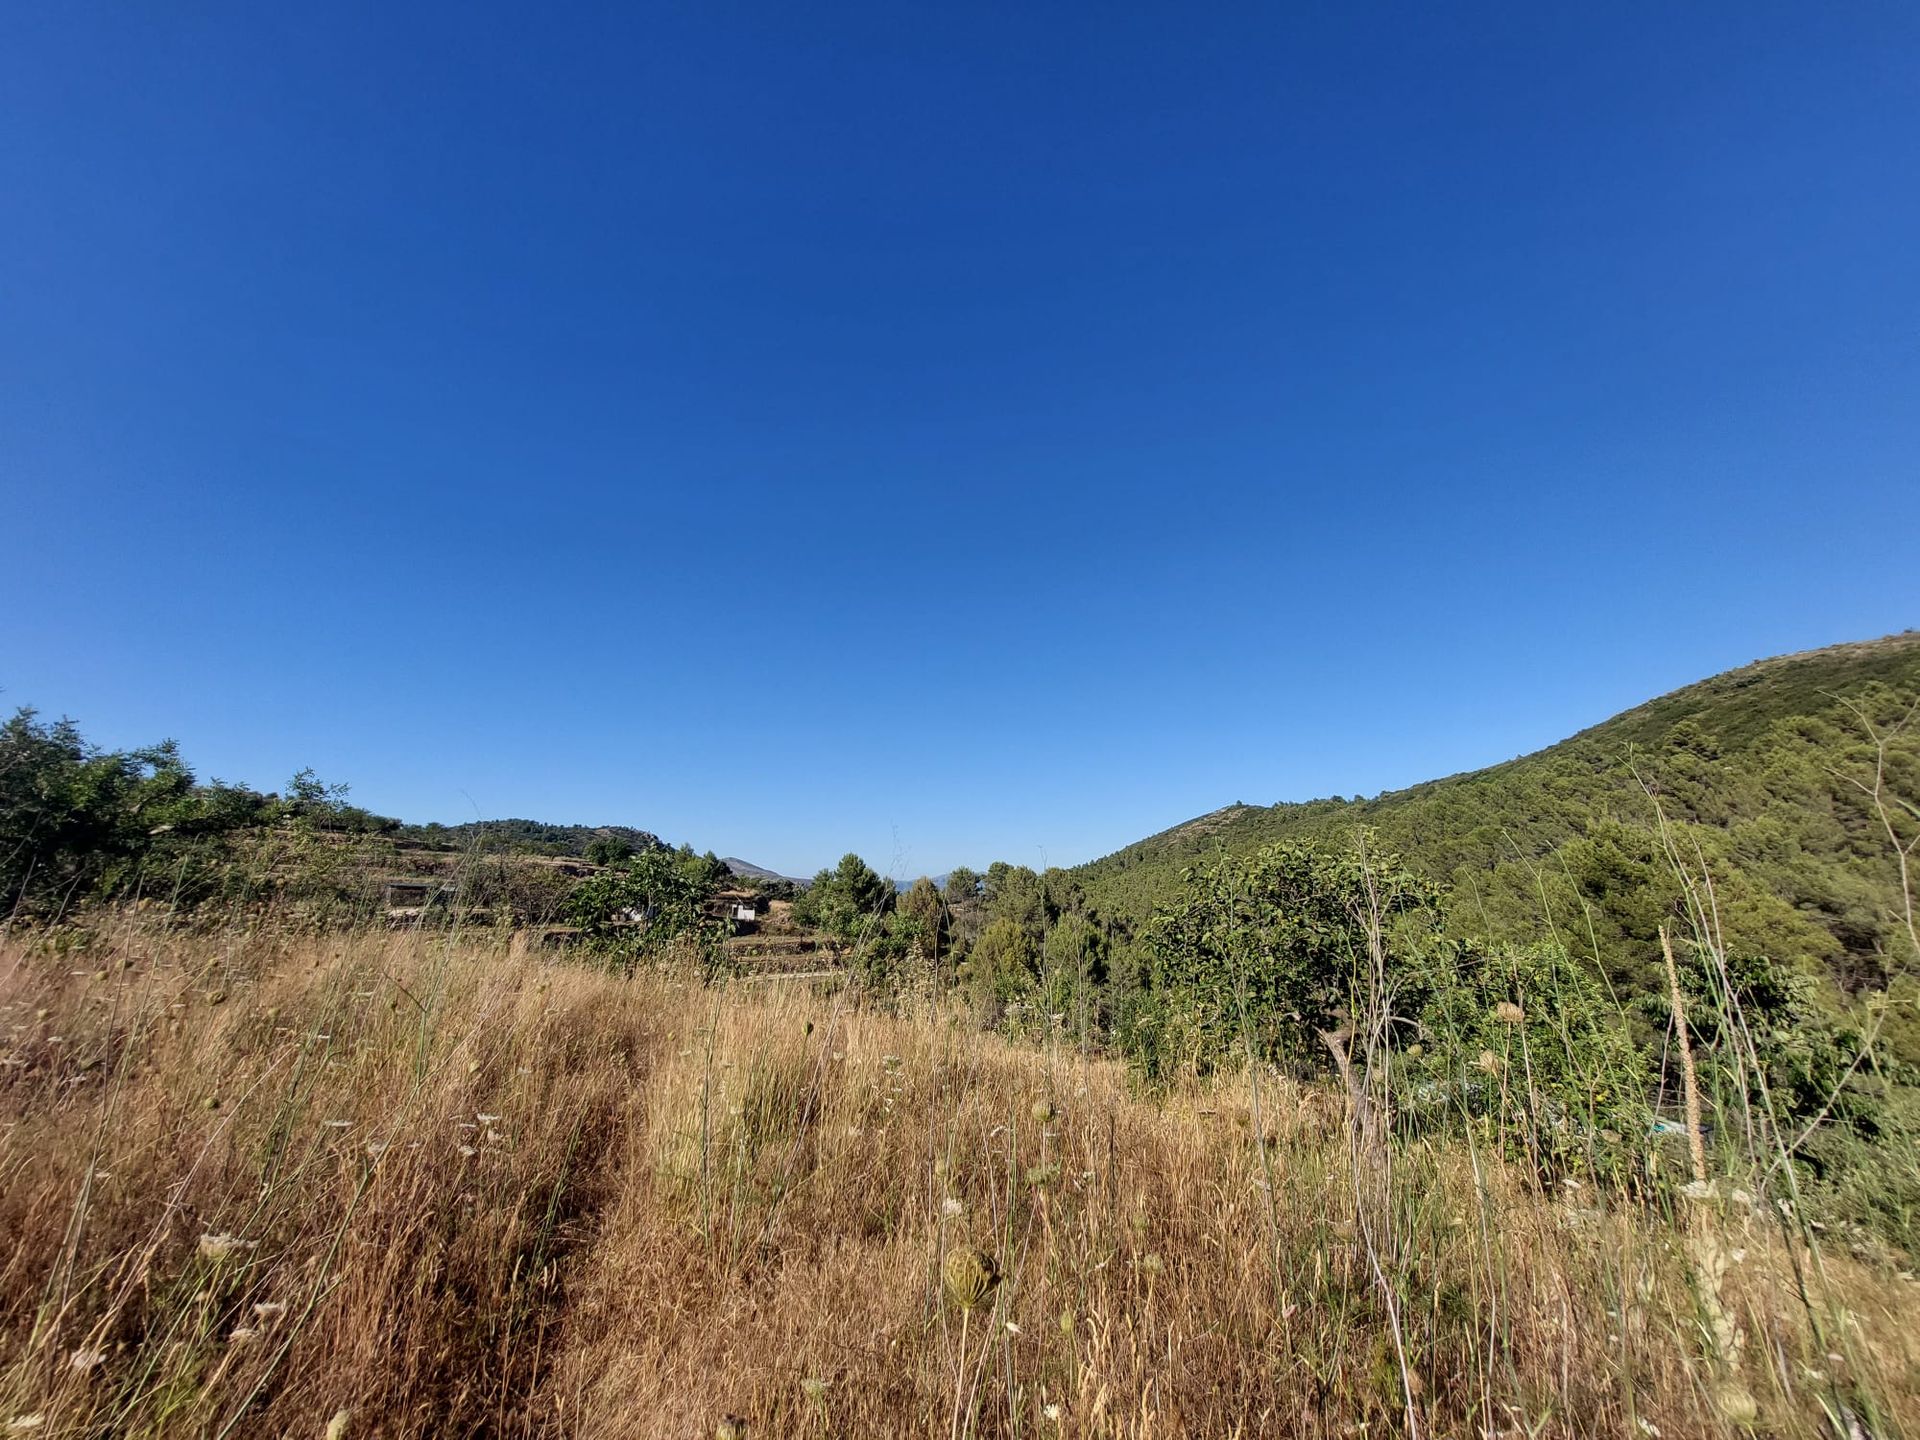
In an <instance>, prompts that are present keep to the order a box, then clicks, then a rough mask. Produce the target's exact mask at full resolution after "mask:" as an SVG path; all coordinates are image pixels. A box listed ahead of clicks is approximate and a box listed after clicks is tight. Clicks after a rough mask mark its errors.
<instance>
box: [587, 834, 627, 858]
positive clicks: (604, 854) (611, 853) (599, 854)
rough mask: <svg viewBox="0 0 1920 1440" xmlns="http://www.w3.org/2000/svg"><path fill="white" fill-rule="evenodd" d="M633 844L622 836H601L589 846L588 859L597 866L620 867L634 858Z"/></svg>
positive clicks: (590, 842) (596, 837)
mask: <svg viewBox="0 0 1920 1440" xmlns="http://www.w3.org/2000/svg"><path fill="white" fill-rule="evenodd" d="M634 853H635V852H634V848H633V842H632V841H630V840H628V839H627V838H626V837H625V836H621V835H599V836H595V837H594V839H593V840H591V841H589V842H588V844H587V854H586V858H587V859H588V860H589V861H591V862H592V863H593V864H595V865H618V864H619V863H620V862H621V861H623V860H631V859H632V858H633V856H634Z"/></svg>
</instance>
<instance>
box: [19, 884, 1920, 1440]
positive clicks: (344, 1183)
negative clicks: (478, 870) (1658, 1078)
mask: <svg viewBox="0 0 1920 1440" xmlns="http://www.w3.org/2000/svg"><path fill="white" fill-rule="evenodd" d="M0 1066H3V1067H4V1068H0V1076H3V1077H4V1079H3V1080H0V1180H3V1182H4V1183H0V1235H3V1236H4V1237H5V1238H6V1244H4V1245H0V1342H3V1343H0V1430H4V1431H5V1432H6V1433H7V1434H23V1435H24V1434H34V1435H40V1436H106V1435H116V1436H118V1435H140V1436H151V1437H155V1440H164V1437H173V1436H183V1437H184V1436H201V1437H207V1436H226V1437H238V1436H243V1435H289V1436H319V1435H321V1434H322V1433H323V1432H324V1433H325V1434H326V1435H328V1436H330V1437H336V1436H338V1437H346V1440H356V1437H361V1436H369V1437H370V1436H384V1437H394V1440H401V1437H413V1436H440V1435H481V1434H485V1435H500V1436H556V1437H557V1436H578V1437H600V1436H605V1437H616V1436H618V1437H650V1436H660V1437H690V1436H703V1435H704V1436H710V1435H716V1434H717V1435H721V1436H742V1435H744V1436H749V1437H756V1440H757V1437H761V1436H767V1437H773V1436H791V1437H806V1436H819V1437H825V1436H869V1435H871V1436H889V1437H891V1436H903V1435H939V1436H947V1437H949V1440H957V1437H960V1436H963V1435H966V1436H976V1437H987V1436H993V1437H1003V1436H1004V1437H1014V1436H1032V1437H1043V1440H1050V1437H1089V1440H1091V1437H1102V1436H1143V1437H1144V1436H1160V1437H1167V1440H1178V1437H1184V1436H1195V1437H1199V1436H1234V1435H1256V1434H1260V1435H1269V1434H1287V1435H1299V1436H1306V1437H1316V1436H1325V1437H1329V1440H1331V1437H1344V1436H1353V1435H1361V1434H1413V1433H1418V1434H1422V1435H1436V1436H1438V1435H1516V1436H1517V1435H1530V1436H1554V1437H1559V1436H1574V1435H1580V1436H1589V1435H1606V1436H1619V1437H1622V1440H1643V1437H1645V1436H1648V1435H1665V1436H1668V1437H1683V1436H1729V1437H1731V1436H1735V1435H1741V1434H1747V1433H1752V1429H1753V1427H1754V1426H1755V1425H1756V1424H1757V1425H1758V1427H1759V1430H1760V1433H1763V1434H1768V1435H1774V1436H1779V1437H1783V1440H1787V1437H1807V1440H1812V1437H1815V1436H1824V1435H1833V1434H1878V1435H1894V1434H1899V1433H1909V1434H1910V1433H1912V1432H1913V1428H1914V1427H1915V1426H1916V1425H1920V1348H1916V1346H1917V1344H1920V1342H1916V1337H1915V1334H1914V1327H1913V1326H1912V1324H1911V1323H1910V1317H1911V1307H1912V1302H1913V1294H1914V1286H1913V1284H1912V1277H1911V1275H1910V1274H1908V1275H1904V1276H1903V1275H1902V1274H1901V1273H1899V1271H1898V1269H1897V1266H1896V1264H1894V1263H1892V1262H1889V1261H1887V1260H1886V1259H1884V1258H1882V1257H1878V1256H1876V1255H1875V1254H1874V1252H1872V1251H1871V1250H1870V1249H1863V1250H1858V1251H1851V1250H1850V1249H1849V1247H1847V1246H1846V1245H1844V1244H1841V1243H1839V1242H1838V1239H1837V1237H1830V1238H1827V1239H1821V1238H1820V1237H1819V1236H1818V1235H1817V1234H1815V1233H1811V1232H1803V1231H1801V1230H1798V1229H1795V1228H1793V1227H1783V1226H1782V1225H1780V1224H1777V1223H1774V1219H1773V1217H1771V1215H1770V1212H1768V1213H1763V1212H1760V1211H1758V1210H1756V1209H1755V1208H1753V1207H1752V1205H1751V1204H1750V1203H1749V1202H1746V1201H1744V1200H1742V1199H1737V1198H1735V1199H1728V1200H1725V1201H1724V1202H1723V1201H1720V1200H1714V1199H1711V1198H1709V1199H1705V1200H1695V1201H1686V1200H1683V1199H1679V1198H1676V1199H1675V1201H1674V1203H1675V1204H1677V1205H1678V1206H1679V1207H1680V1209H1681V1211H1682V1212H1684V1213H1683V1214H1678V1215H1676V1214H1672V1213H1668V1212H1667V1210H1666V1209H1665V1208H1664V1206H1662V1205H1655V1204H1648V1203H1645V1202H1644V1201H1633V1200H1630V1199H1627V1198H1625V1197H1622V1196H1619V1195H1617V1194H1612V1193H1610V1192H1604V1191H1601V1190H1597V1189H1595V1188H1593V1187H1590V1186H1559V1185H1556V1186H1552V1187H1548V1188H1545V1189H1542V1188H1540V1187H1538V1186H1536V1185H1535V1184H1534V1183H1533V1182H1532V1179H1531V1176H1530V1175H1529V1174H1528V1173H1527V1172H1526V1171H1525V1170H1524V1169H1521V1170H1515V1169H1513V1168H1511V1167H1510V1166H1509V1164H1508V1161H1507V1160H1506V1159H1505V1158H1504V1157H1505V1156H1506V1154H1507V1153H1509V1150H1508V1147H1506V1146H1504V1145H1503V1144H1502V1131H1501V1130H1499V1129H1498V1128H1497V1127H1494V1126H1493V1125H1492V1122H1490V1128H1488V1129H1487V1130H1486V1131H1485V1132H1484V1134H1481V1135H1480V1137H1479V1138H1480V1140H1481V1142H1482V1143H1481V1144H1479V1145H1478V1146H1477V1147H1476V1146H1475V1145H1472V1144H1469V1143H1466V1142H1464V1141H1447V1140H1439V1139H1435V1140H1430V1141H1424V1142H1422V1143H1419V1144H1415V1145H1412V1146H1408V1147H1404V1148H1398V1147H1397V1148H1395V1149H1394V1150H1392V1151H1391V1152H1383V1153H1378V1154H1375V1153H1374V1152H1372V1151H1368V1152H1365V1154H1366V1156H1367V1157H1370V1158H1363V1159H1362V1160H1361V1161H1358V1162H1356V1159H1355V1156H1356V1154H1361V1153H1362V1152H1361V1151H1357V1150H1356V1149H1355V1146H1356V1145H1357V1144H1361V1143H1363V1142H1362V1141H1360V1140H1356V1138H1355V1135H1354V1132H1353V1131H1352V1130H1351V1129H1350V1127H1349V1125H1348V1123H1347V1119H1346V1114H1345V1107H1344V1106H1343V1104H1342V1103H1341V1101H1340V1099H1339V1098H1338V1097H1337V1096H1336V1095H1335V1094H1334V1093H1332V1092H1330V1091H1326V1090H1322V1089H1317V1088H1313V1087H1301V1086H1297V1085H1293V1084H1290V1083H1288V1082H1285V1081H1281V1080H1278V1079H1275V1078H1273V1077H1270V1076H1269V1077H1266V1078H1259V1077H1252V1083H1249V1077H1238V1078H1225V1077H1219V1078H1216V1079H1215V1080H1213V1081H1210V1082H1205V1083H1200V1084H1196V1085H1192V1086H1189V1087H1186V1088H1183V1089H1180V1090H1178V1091H1176V1092H1174V1093H1172V1094H1170V1095H1168V1096H1165V1097H1163V1098H1160V1099H1147V1098H1143V1097H1142V1096H1140V1095H1139V1094H1138V1093H1137V1092H1136V1091H1135V1090H1134V1088H1133V1087H1132V1086H1130V1084H1129V1083H1128V1079H1127V1076H1126V1074H1125V1072H1124V1071H1123V1070H1122V1069H1121V1067H1119V1066H1118V1065H1116V1064H1114V1063H1111V1062H1108V1061H1103V1060H1100V1059H1097V1058H1088V1057H1085V1056H1080V1055H1076V1054H1075V1053H1074V1052H1073V1051H1072V1049H1071V1048H1069V1047H1064V1046H1055V1047H1051V1048H1049V1049H1044V1050H1043V1049H1040V1048H1037V1047H1032V1046H1024V1045H1012V1044H1008V1043H1007V1042H1005V1041H1004V1040H999V1039H996V1038H993V1037H989V1036H981V1035H979V1034H977V1033H975V1032H974V1030H973V1029H972V1027H971V1025H969V1024H967V1023H965V1022H964V1021H958V1020H957V1019H956V1017H955V1016H954V1015H952V1014H951V1013H950V1012H948V1011H946V1010H944V1009H942V1008H939V1007H927V1008H920V1009H916V1010H913V1011H909V1012H905V1013H900V1014H884V1013H878V1012H876V1011H874V1010H872V1009H867V1008H864V1007H861V1006H859V1005H858V1004H856V1003H853V1001H852V999H851V997H849V996H848V995H847V993H846V992H844V991H841V990H838V989H832V990H827V991H813V990H800V989H788V990H783V991H774V990H771V989H770V988H769V987H765V986H760V987H754V986H744V985H736V986H734V987H731V988H723V989H715V990H703V989H702V988H700V987H699V986H697V985H690V984H687V983H685V982H684V981H683V980H681V979H677V978H676V977H674V976H673V975H671V974H664V973H643V974H642V975H640V976H638V977H636V978H634V979H632V980H621V979H617V978H615V977H612V976H609V975H606V974H601V973H595V972H592V971H589V970H587V969H584V968H581V967H577V966H571V965H547V964H541V963H538V962H536V961H534V960H532V959H529V958H528V957H526V956H524V955H520V954H516V953H513V952H511V951H509V950H508V949H507V948H506V947H505V946H504V944H498V943H489V942H487V941H485V940H484V939H483V940H480V941H477V942H476V941H472V940H469V941H467V942H464V943H456V944H451V945H450V944H448V943H447V942H446V941H445V940H444V939H441V938H437V937H429V936H420V935H393V936H385V935H382V936H369V935H357V936H341V935H335V936H331V937H327V938H324V939H318V940H302V941H292V942H284V943H272V942H269V941H267V940H266V939H264V938H263V937H260V936H258V935H254V936H251V937H248V936H242V935H239V934H235V935H232V936H220V937H211V936H203V937H191V936H185V935H182V934H180V933H178V932H177V931H164V930H154V929H151V928H139V927H138V925H137V922H134V921H132V920H129V921H128V922H126V923H125V924H124V925H122V926H121V927H119V928H117V929H115V930H114V931H112V932H111V933H109V932H105V931H102V932H99V933H97V934H96V935H95V936H94V937H93V939H92V941H91V943H90V945H89V946H88V948H87V949H86V950H85V951H84V953H83V952H78V951H71V950H69V949H66V948H62V947H60V946H56V945H54V944H51V943H48V944H39V943H35V942H33V941H32V940H31V939H30V938H23V937H20V936H12V937H0ZM1389 1153H1390V1155H1391V1163H1387V1156H1388V1154H1389ZM1740 1193H1744V1192H1740ZM953 1257H963V1258H962V1259H959V1260H955V1259H954V1258H953ZM996 1273H997V1276H998V1283H997V1284H992V1283H987V1282H988V1277H990V1276H991V1275H993V1274H996ZM949 1274H952V1276H953V1277H954V1278H953V1279H951V1280H949V1279H947V1278H946V1277H947V1276H948V1275H949ZM976 1281H977V1283H969V1282H976ZM729 1417H731V1418H729Z"/></svg>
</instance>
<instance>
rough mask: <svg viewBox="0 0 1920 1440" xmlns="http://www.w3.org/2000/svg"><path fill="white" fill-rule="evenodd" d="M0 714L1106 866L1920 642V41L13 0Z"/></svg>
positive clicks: (774, 10)
mask: <svg viewBox="0 0 1920 1440" xmlns="http://www.w3.org/2000/svg"><path fill="white" fill-rule="evenodd" d="M0 207H4V208H3V211H0V517H4V524H3V529H0V539H3V540H4V548H3V549H0V687H4V694H3V695H0V704H23V703H30V704H33V705H36V706H38V707H40V708H41V709H42V710H44V711H48V712H52V713H56V714H57V713H62V712H65V713H70V714H72V715H73V716H74V717H75V718H76V719H78V720H79V721H80V722H81V724H82V727H83V728H84V729H85V730H86V731H87V732H88V733H89V734H90V735H92V736H93V737H95V738H96V739H98V740H100V741H102V742H105V743H109V744H115V745H121V744H132V743H137V742H142V741H148V740H152V739H155V738H159V737H161V736H168V735H170V736H173V737H175V738H177V739H178V740H179V741H180V742H181V744H182V746H183V747H184V749H185V751H186V753H187V755H188V757H189V758H190V759H191V760H192V761H194V762H195V763H196V764H197V765H198V766H199V767H200V768H201V770H202V772H203V773H208V774H216V775H219V776H222V777H224V778H229V779H235V780H243V781H247V782H250V783H253V784H256V785H260V786H263V787H274V786H277V785H279V784H281V783H282V782H283V781H284V779H285V777H286V776H287V775H289V774H290V773H291V772H292V771H293V770H295V769H296V768H298V767H300V766H303V765H312V766H314V767H316V768H317V769H318V770H319V771H320V772H321V774H322V775H323V776H324V777H327V778H330V779H343V780H347V781H350V782H351V783H352V785H353V794H354V797H355V798H356V799H357V800H359V801H360V802H361V803H363V804H366V805H369V806H371V807H373V808H375V809H378V810H381V811H385V812H388V813H393V814H398V815H402V816H405V817H408V818H411V819H442V820H448V821H456V820H460V819H470V818H473V817H474V816H475V815H476V814H478V815H485V816H502V815H527V816H534V817H539V818H544V819H551V820H560V821H584V822H593V823H603V822H622V823H629V824H634V825H639V826H643V827H645V828H648V829H652V830H655V831H658V832H659V833H661V834H662V835H664V836H666V837H667V838H669V839H671V840H674V841H680V840H688V841H691V842H692V843H693V844H695V845H696V846H698V847H700V848H703V849H704V848H707V847H712V848H714V849H717V850H719V851H720V852H722V853H731V854H737V855H743V856H746V857H748V858H750V859H753V860H756V861H758V862H760V863H763V864H767V865H772V866H775V867H778V868H781V869H784V870H788V871H797V872H811V871H812V870H813V869H814V868H816V867H818V866H819V865H821V864H823V863H827V862H829V861H831V860H832V859H834V858H835V857H837V856H838V855H839V854H840V853H841V852H842V851H844V850H847V849H857V850H859V851H861V852H862V853H864V854H865V855H866V856H867V857H868V858H869V859H870V860H872V861H874V862H875V863H876V864H878V865H880V866H882V867H883V868H888V869H893V870H895V871H898V872H904V873H909V874H911V873H918V872H919V871H923V870H925V871H939V870H943V869H945V868H947V867H949V866H951V865H953V864H955V863H957V862H969V863H974V864H981V863H984V862H985V861H987V860H989V859H993V858H996V857H999V858H1006V859H1012V860H1016V861H1024V862H1027V863H1033V864H1039V863H1042V862H1043V861H1050V862H1053V863H1070V862H1075V861H1079V860H1083V859H1087V858H1090V857H1092V856H1094V855H1097V854H1100V853H1103V852H1105V851H1108V850H1110V849H1113V848H1115V847H1117V846H1119V845H1121V844H1124V843H1126V842H1128V841H1131V840H1133V839H1136V838H1138V837H1139V836H1141V835H1143V834H1145V833H1148V832H1150V831H1153V830H1157V829H1160V828H1162V827H1163V826H1165V825H1167V824H1170V823H1173V822H1176V821H1179V820H1181V819H1184V818H1186V817H1188V816H1190V815H1192V814H1195V813H1197V812H1200V811H1203V810H1207V809H1211V808H1213V807H1215V806H1217V805H1220V804H1224V803H1227V802H1231V801H1234V800H1246V801H1249V802H1263V803H1264V802H1271V801H1273V800H1277V799H1298V798H1305V797H1308V796H1313V795H1319V794H1325V793H1329V792H1339V793H1348V794H1350V793H1355V792H1365V793H1369V794H1370V793H1373V792H1375V791H1378V790H1381V789H1384V788H1392V787H1397V786H1400V785H1404V784H1408V783H1411V782H1414V781H1417V780H1421V779H1424V778H1428V777H1431V776H1433V775H1436V774H1442V773H1447V772H1452V771H1456V770H1461V769H1466V768H1471V767H1475V766H1479V765H1483V764H1486V763H1489V762H1493V761H1497V760H1501V759H1505V758H1507V757H1509V756H1512V755H1514V754H1517V753H1521V752H1524V751H1527V750H1531V749H1534V748H1537V747H1539V746H1541V745H1543V744H1547V743H1549V742H1551V741H1553V740H1556V739H1559V738H1561V737H1562V736H1564V735H1566V734H1568V733H1570V732H1571V731H1573V730H1576V729H1578V728H1580V727H1582V726H1584V725H1586V724H1589V723H1592V722H1594V721H1597V720H1599V719H1601V718H1603V717H1605V716H1606V715H1608V714H1611V713H1613V712H1615V711H1618V710H1620V709H1623V708H1625V707H1627V706H1629V705H1632V704H1634V703H1637V702H1638V701H1640V700H1642V699H1644V698H1647V697H1648V696H1650V695H1653V694H1655V693H1658V692H1661V691H1664V690H1667V689H1671V688H1673V687H1674V686H1677V685H1680V684H1684V683H1686V682H1688V681H1691V680H1693V679H1696V678H1698V677H1700V676H1702V675H1704V674H1707V673H1710V672H1713V671H1717V670H1721V669H1724V668H1727V667H1729V666H1732V665H1736V664H1740V663H1742V662H1745V661H1747V660H1750V659H1753V658H1755V657H1758V656H1761V655H1764V654H1771V653H1777V652H1781V651H1787V650H1793V649H1800V648H1805V647H1808V646H1813V645H1818V644H1823V643H1827V642H1830V641H1835V640H1842V639H1851V638H1860V637H1865V636H1870V635H1877V634H1881V633H1884V632H1887V631H1890V630H1897V629H1901V628H1905V627H1907V626H1909V625H1913V624H1916V623H1920V580H1917V579H1916V571H1915V565H1914V560H1915V548H1914V547H1915V537H1916V534H1920V7H1916V6H1914V5H1912V4H1910V3H1907V0H1900V3H1879V4H1875V3H1862V4H1857V5H1855V4H1849V5H1839V6H1816V5H1806V4H1797V3H1796V4H1791V5H1754V4H1745V3H1743V4H1739V5H1705V4H1703V5H1691V4H1690V5H1672V4H1660V5H1645V6H1640V5H1624V4H1623V5H1606V6H1582V7H1570V6H1547V5H1538V4H1512V5H1508V6H1502V7H1485V8H1481V7H1470V6H1453V5H1445V6H1428V5H1412V4H1394V5H1381V6H1363V5H1334V4H1317V5H1293V6H1265V5H1263V6H1247V7H1235V6H1193V5H1174V4H1165V5H1159V6H1148V7H1142V6H1086V5H1053V4H1032V3H1023V4H1017V5H1004V6H951V7H929V6H916V5H901V4H898V3H892V0H889V3H885V4H873V5H870V6H847V5H836V4H823V5H805V6H795V5H790V4H778V5H776V4H763V5H751V6H747V5H737V4H727V3H707V0H703V3H696V4H688V5H682V6H672V7H667V6H646V5H618V6H608V7H605V8H604V9H593V8H584V7H574V6H539V7H526V6H512V7H508V6H499V5H491V4H485V3H480V4H476V3H471V0H463V3H461V4H458V5H451V4H450V5H446V6H422V5H407V4H395V3H388V0H382V3H379V4H369V5H364V6H342V5H313V6H285V5H271V4H269V5H262V4H245V5H240V4H233V5H217V4H204V5H201V4H196V5H181V4H175V3H168V4H155V5H123V4H115V5H98V4H86V3H66V4H53V5H26V4H16V5H11V6H7V7H4V10H3V11H0Z"/></svg>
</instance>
